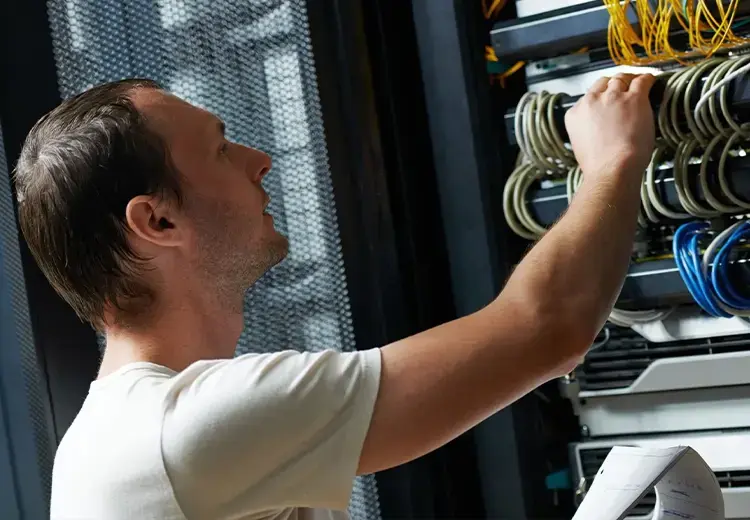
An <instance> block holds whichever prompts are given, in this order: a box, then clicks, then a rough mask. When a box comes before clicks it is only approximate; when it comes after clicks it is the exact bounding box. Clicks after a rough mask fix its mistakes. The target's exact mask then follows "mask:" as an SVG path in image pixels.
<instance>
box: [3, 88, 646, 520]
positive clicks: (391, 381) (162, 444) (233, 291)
mask: <svg viewBox="0 0 750 520" xmlns="http://www.w3.org/2000/svg"><path fill="white" fill-rule="evenodd" d="M652 83H653V78H652V77H651V76H631V75H619V76H616V77H614V78H612V79H607V78H604V79H602V80H600V81H598V82H597V83H596V84H595V85H594V86H593V88H592V89H591V91H590V92H589V93H588V94H587V95H586V96H585V97H584V98H583V99H582V100H581V101H580V102H579V103H578V104H577V106H576V107H575V108H573V109H572V110H571V111H570V112H569V113H568V117H567V126H568V132H569V134H570V138H571V141H572V144H573V148H574V150H575V154H576V157H577V159H578V161H579V163H580V165H581V167H582V169H583V172H584V182H583V185H582V187H581V189H580V190H579V191H578V193H577V195H576V198H575V200H574V201H573V203H572V205H571V207H570V209H569V210H568V212H567V213H566V215H565V216H564V217H563V218H562V219H561V220H560V222H559V223H558V224H557V225H556V226H555V227H554V228H553V229H552V230H551V231H550V232H549V233H547V234H546V236H545V237H544V238H543V239H542V240H541V241H540V242H539V243H538V244H537V245H536V246H535V247H534V248H533V249H532V250H531V251H530V252H529V253H528V255H527V256H526V258H525V259H524V260H523V262H521V264H520V265H519V266H518V268H517V269H516V270H515V272H514V274H513V276H511V278H510V279H509V280H508V283H507V285H506V287H505V289H504V290H503V292H502V293H501V294H500V295H499V296H498V297H497V299H496V300H495V301H493V302H492V303H490V304H489V305H488V306H487V307H485V308H484V309H482V310H480V311H478V312H477V313H475V314H472V315H470V316H466V317H463V318H461V319H459V320H456V321H453V322H450V323H447V324H445V325H442V326H440V327H437V328H435V329H432V330H428V331H426V332H424V333H422V334H418V335H416V336H413V337H410V338H407V339H404V340H401V341H399V342H397V343H394V344H392V345H388V346H384V347H382V348H380V349H374V350H371V351H366V352H357V353H338V352H336V351H334V350H331V351H327V352H323V353H317V354H310V353H304V354H303V353H296V352H288V351H282V352H279V353H277V354H270V355H255V354H250V355H245V356H241V357H238V358H235V359H233V353H234V351H235V344H236V341H237V339H238V337H239V335H240V332H241V330H242V327H243V317H242V303H243V294H244V292H245V290H246V289H247V288H248V287H249V286H250V285H251V284H252V283H253V282H255V281H256V280H257V279H258V278H259V277H260V276H261V275H262V274H263V273H264V272H265V271H266V270H268V269H269V268H271V267H272V266H273V265H274V264H276V263H277V262H279V261H281V260H282V259H283V258H284V255H285V254H286V252H287V241H286V239H284V238H283V237H282V236H280V235H279V234H278V233H277V232H276V231H275V229H274V226H273V218H272V217H271V216H270V215H268V214H267V213H266V206H267V204H268V196H267V195H266V193H265V192H264V191H263V188H262V187H261V180H262V179H263V176H264V175H266V174H267V173H268V172H269V170H270V169H271V160H270V158H269V157H268V156H267V155H265V154H264V153H262V152H259V151H257V150H253V149H250V148H247V147H245V146H242V145H240V144H236V143H232V142H229V141H228V140H227V139H226V138H225V137H224V127H223V124H222V123H221V121H220V120H219V119H217V118H216V117H215V116H214V115H212V114H210V113H208V112H206V111H204V110H201V109H199V108H196V107H194V106H191V105H189V104H187V103H185V102H183V101H181V100H180V99H178V98H176V97H173V96H171V95H170V94H168V93H167V92H165V91H163V90H161V89H160V88H159V87H158V85H156V84H154V83H152V82H150V81H145V80H131V81H122V82H117V83H110V84H106V85H102V86H99V87H96V88H94V89H92V90H89V91H88V92H85V93H83V94H81V95H79V96H77V97H74V98H73V99H71V100H68V101H66V102H65V103H63V104H62V105H61V106H60V107H58V108H57V109H55V110H54V111H53V112H51V113H50V114H48V115H46V116H45V117H44V118H43V119H42V120H41V121H40V122H39V123H38V124H37V125H36V126H35V127H34V129H33V130H32V131H31V133H30V135H29V137H28V139H27V142H26V143H25V146H24V149H23V151H22V154H21V157H20V159H19V162H18V165H17V172H16V182H17V187H18V194H19V219H20V223H21V227H22V230H23V233H24V235H25V237H26V240H27V241H28V243H29V246H30V247H31V250H32V251H33V253H34V255H35V257H36V259H37V261H38V263H39V265H40V267H41V269H42V270H43V271H44V273H45V275H46V276H47V278H48V279H49V280H50V282H51V283H52V285H53V286H54V287H55V289H56V290H57V291H58V292H59V293H60V294H61V295H62V296H63V297H64V298H65V299H66V300H67V301H68V303H69V304H70V305H71V306H72V307H73V309H75V311H76V312H77V313H78V314H79V315H80V316H81V317H82V318H83V319H85V320H87V321H89V322H91V323H92V324H93V325H94V326H95V327H96V328H97V329H99V330H100V331H102V332H104V333H105V334H106V337H107V348H106V352H105V354H104V358H103V360H102V365H101V371H100V374H99V378H98V380H97V381H95V382H94V383H93V384H92V385H91V389H90V392H89V395H88V397H87V399H86V401H85V403H84V405H83V408H82V409H81V411H80V413H79V415H78V417H77V418H76V420H75V421H74V423H73V425H72V426H71V428H70V429H69V431H68V432H67V434H66V436H65V438H64V439H63V441H62V443H61V444H60V447H59V449H58V451H57V455H56V460H55V467H54V475H53V486H52V488H53V489H52V506H51V508H52V517H53V518H59V519H76V520H82V519H97V520H101V519H126V518H127V519H133V518H138V519H152V518H153V519H157V518H158V519H184V518H189V519H219V518H232V519H251V518H252V519H261V518H274V519H276V518H282V519H286V518H292V519H295V518H296V519H303V518H304V519H310V518H317V519H321V518H332V517H338V516H339V515H342V514H343V513H340V511H343V510H345V508H346V506H347V503H348V499H349V495H350V492H351V486H352V481H353V479H354V477H355V475H357V474H367V473H372V472H376V471H379V470H383V469H386V468H390V467H393V466H396V465H398V464H402V463H405V462H407V461H410V460H412V459H414V458H416V457H419V456H421V455H423V454H425V453H427V452H429V451H431V450H433V449H435V448H438V447H439V446H441V445H443V444H445V443H446V442H448V441H450V440H451V439H453V438H455V437H456V436H458V435H459V434H461V433H462V432H464V431H466V430H467V429H469V428H471V427H473V426H474V425H476V424H477V423H479V422H480V421H482V420H483V419H485V418H486V417H488V416H489V415H491V414H493V413H494V412H496V411H497V410H499V409H500V408H502V407H504V406H506V405H508V404H509V403H511V402H513V401H514V400H516V399H518V398H519V397H520V396H522V395H524V394H525V393H527V392H529V391H530V390H531V389H533V388H534V387H536V386H538V385H539V384H541V383H543V382H545V381H548V380H550V379H552V378H554V377H557V376H561V375H563V374H565V373H568V372H569V371H570V370H572V369H573V367H574V366H575V365H576V364H577V362H578V361H579V360H580V359H581V358H582V356H583V355H584V354H585V352H586V350H587V348H588V346H589V345H590V344H591V343H592V341H593V340H594V338H595V336H596V335H597V333H598V332H599V330H600V329H601V327H602V325H603V324H604V322H605V320H606V318H607V315H608V313H609V311H610V309H611V307H612V305H613V303H614V301H615V299H616V296H617V294H618V292H619V289H620V286H621V284H622V282H623V279H624V274H625V272H626V269H627V265H628V259H629V255H630V249H631V244H632V241H633V237H634V232H635V226H636V217H637V212H638V206H639V193H640V182H641V176H642V173H643V171H644V169H645V167H646V166H647V163H648V162H649V158H650V154H651V151H652V149H653V146H654V123H653V117H652V111H651V108H650V106H649V101H648V92H649V89H650V87H651V85H652ZM279 347H280V348H283V345H279ZM331 347H332V348H333V347H335V345H331Z"/></svg>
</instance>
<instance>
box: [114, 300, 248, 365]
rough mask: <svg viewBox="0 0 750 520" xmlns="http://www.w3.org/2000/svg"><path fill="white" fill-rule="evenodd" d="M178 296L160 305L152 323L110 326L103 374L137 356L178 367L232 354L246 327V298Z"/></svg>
mask: <svg viewBox="0 0 750 520" xmlns="http://www.w3.org/2000/svg"><path fill="white" fill-rule="evenodd" d="M173 301H180V302H182V303H180V304H178V305H162V306H160V307H161V310H160V311H159V312H157V313H155V315H154V319H152V320H151V322H150V324H148V325H147V326H143V327H137V328H132V327H117V326H115V327H111V328H108V330H107V331H106V334H107V347H106V350H105V353H104V358H103V359H102V364H101V367H100V370H99V377H100V378H101V377H104V376H106V375H107V374H111V373H112V372H114V371H115V370H117V369H119V368H121V367H122V366H125V365H127V364H129V363H133V362H136V361H147V362H151V363H156V364H159V365H163V366H165V367H167V368H170V369H172V370H175V371H177V372H179V371H182V370H184V369H185V368H187V367H188V366H190V365H191V364H192V363H195V362H196V361H199V360H201V359H220V358H231V357H232V356H233V354H234V351H235V348H236V345H237V340H238V339H239V336H240V334H241V333H242V327H243V317H242V298H241V297H240V298H239V301H238V302H232V303H230V304H227V303H224V304H220V303H218V302H211V301H207V300H206V299H203V300H200V301H199V300H197V299H195V298H190V297H182V298H179V299H174V300H173ZM185 302H187V303H185Z"/></svg>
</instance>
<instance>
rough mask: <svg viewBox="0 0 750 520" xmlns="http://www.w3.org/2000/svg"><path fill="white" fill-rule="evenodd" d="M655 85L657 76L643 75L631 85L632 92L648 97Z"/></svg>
mask: <svg viewBox="0 0 750 520" xmlns="http://www.w3.org/2000/svg"><path fill="white" fill-rule="evenodd" d="M654 83H656V76H654V75H653V74H641V75H640V76H637V77H636V78H635V79H634V80H633V81H632V82H631V83H630V91H631V92H635V93H636V94H640V95H648V93H649V92H650V91H651V87H653V86H654Z"/></svg>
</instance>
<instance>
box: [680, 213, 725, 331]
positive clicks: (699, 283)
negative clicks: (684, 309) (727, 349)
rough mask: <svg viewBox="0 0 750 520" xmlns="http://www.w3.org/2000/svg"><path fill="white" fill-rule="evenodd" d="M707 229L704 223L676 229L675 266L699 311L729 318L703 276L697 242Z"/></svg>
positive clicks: (701, 259) (701, 257)
mask: <svg viewBox="0 0 750 520" xmlns="http://www.w3.org/2000/svg"><path fill="white" fill-rule="evenodd" d="M708 228H709V225H708V224H707V223H705V222H689V223H687V224H683V225H681V226H680V227H679V228H677V231H675V234H674V238H673V240H672V250H673V252H674V260H675V264H676V265H677V269H678V270H679V272H680V276H681V277H682V280H683V281H684V282H685V286H686V287H687V288H688V291H690V294H691V296H692V297H693V299H694V300H695V302H696V303H697V304H698V305H699V306H700V307H701V309H703V310H704V311H706V312H707V313H708V314H710V315H711V316H715V317H717V318H718V317H723V318H731V314H729V313H727V312H726V311H724V310H723V309H722V308H721V307H720V306H719V304H718V303H717V299H716V297H715V295H714V291H713V288H712V286H711V282H710V281H709V279H708V277H707V276H705V275H704V274H703V256H702V254H701V251H700V245H699V243H698V240H699V239H700V237H701V236H702V235H704V234H705V232H706V230H707V229H708Z"/></svg>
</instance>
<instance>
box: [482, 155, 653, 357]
mask: <svg viewBox="0 0 750 520" xmlns="http://www.w3.org/2000/svg"><path fill="white" fill-rule="evenodd" d="M611 170H612V171H610V172H607V174H605V175H601V172H598V173H599V174H600V175H598V176H597V177H598V179H599V180H598V181H597V182H596V183H594V182H586V181H585V180H584V183H583V185H582V186H581V189H580V190H579V191H578V192H577V193H576V196H575V198H574V200H573V203H572V204H571V206H570V208H569V210H568V211H567V213H566V214H565V216H564V217H563V218H562V219H561V220H560V221H559V222H558V224H557V225H556V226H554V227H553V228H552V229H551V230H550V231H549V232H548V233H547V234H546V235H545V236H544V237H543V238H542V239H541V240H540V241H539V243H538V244H537V245H536V246H535V247H534V248H533V249H532V250H531V251H530V252H529V253H528V255H527V256H526V258H525V259H524V260H523V261H522V262H521V263H520V264H519V266H518V267H517V269H516V270H515V272H514V273H513V275H512V276H511V278H510V279H509V280H508V283H507V284H506V287H505V289H504V290H503V292H502V293H501V295H500V296H499V297H498V299H497V301H496V302H494V303H493V304H492V305H491V306H490V307H491V308H495V309H496V310H497V312H505V311H504V309H505V307H506V306H507V305H509V304H511V305H513V306H521V307H522V308H523V307H530V309H529V312H530V313H533V314H535V315H536V316H538V317H539V318H541V319H542V323H545V322H547V321H548V322H549V323H550V326H553V327H554V326H561V327H564V329H563V330H561V331H560V333H561V334H563V333H565V334H569V335H573V338H571V339H575V340H576V341H588V340H593V338H594V337H595V336H596V334H597V333H598V332H599V330H600V329H601V327H602V326H603V325H604V322H605V321H606V319H607V316H608V314H609V312H610V310H611V307H612V305H613V304H614V302H615V300H616V299H617V296H618V295H619V292H620V289H621V288H622V283H623V280H624V278H625V274H626V272H627V268H628V264H629V259H630V251H631V249H632V245H633V240H634V235H635V229H636V223H637V215H638V208H639V204H638V203H639V200H640V178H641V177H640V175H639V174H638V172H634V171H632V166H629V165H628V163H627V162H623V164H622V166H613V167H612V169H611ZM545 315H549V317H548V319H545ZM582 317H585V318H584V319H581V318H582ZM561 322H562V323H561ZM587 346H588V345H581V347H582V348H585V347H587Z"/></svg>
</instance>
